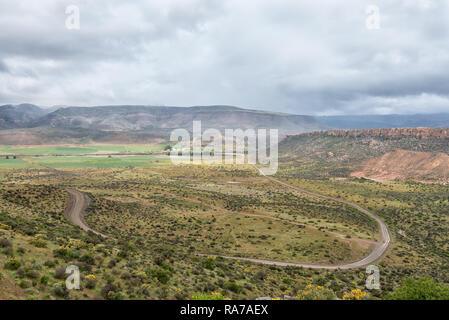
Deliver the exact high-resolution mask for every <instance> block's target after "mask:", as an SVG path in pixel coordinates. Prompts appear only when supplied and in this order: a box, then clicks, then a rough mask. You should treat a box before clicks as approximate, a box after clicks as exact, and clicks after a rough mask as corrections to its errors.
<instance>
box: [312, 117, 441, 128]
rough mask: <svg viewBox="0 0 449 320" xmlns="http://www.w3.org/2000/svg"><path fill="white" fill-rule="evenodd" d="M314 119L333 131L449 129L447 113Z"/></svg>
mask: <svg viewBox="0 0 449 320" xmlns="http://www.w3.org/2000/svg"><path fill="white" fill-rule="evenodd" d="M316 119H317V120H318V121H320V122H321V123H324V124H325V125H327V126H329V127H331V128H335V129H374V128H413V127H429V128H448V127H449V113H438V114H413V115H404V114H389V115H345V116H321V117H316Z"/></svg>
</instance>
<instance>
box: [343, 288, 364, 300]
mask: <svg viewBox="0 0 449 320" xmlns="http://www.w3.org/2000/svg"><path fill="white" fill-rule="evenodd" d="M366 298H368V293H366V292H365V291H362V290H360V289H354V290H351V292H349V293H346V294H345V295H344V296H343V300H364V299H366Z"/></svg>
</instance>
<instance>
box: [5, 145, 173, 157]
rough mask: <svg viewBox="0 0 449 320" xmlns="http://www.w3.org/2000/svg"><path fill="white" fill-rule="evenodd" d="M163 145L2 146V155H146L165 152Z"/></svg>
mask: <svg viewBox="0 0 449 320" xmlns="http://www.w3.org/2000/svg"><path fill="white" fill-rule="evenodd" d="M163 148H164V146H163V145H100V146H97V145H89V146H67V147H66V146H40V147H27V148H24V147H11V146H0V154H17V155H48V156H56V155H79V154H95V153H98V154H101V153H146V152H154V151H161V150H163Z"/></svg>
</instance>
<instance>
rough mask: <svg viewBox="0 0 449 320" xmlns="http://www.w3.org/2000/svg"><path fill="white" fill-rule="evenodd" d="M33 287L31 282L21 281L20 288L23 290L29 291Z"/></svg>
mask: <svg viewBox="0 0 449 320" xmlns="http://www.w3.org/2000/svg"><path fill="white" fill-rule="evenodd" d="M32 286H33V283H32V282H31V281H30V280H20V282H19V287H21V288H22V289H28V288H31V287H32Z"/></svg>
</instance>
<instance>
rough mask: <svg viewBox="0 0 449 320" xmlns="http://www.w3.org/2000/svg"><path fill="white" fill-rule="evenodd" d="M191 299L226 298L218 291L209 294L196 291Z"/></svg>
mask: <svg viewBox="0 0 449 320" xmlns="http://www.w3.org/2000/svg"><path fill="white" fill-rule="evenodd" d="M192 300H226V298H225V297H224V296H223V295H222V294H221V293H219V292H212V293H211V294H206V293H197V294H195V295H194V296H193V297H192Z"/></svg>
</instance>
